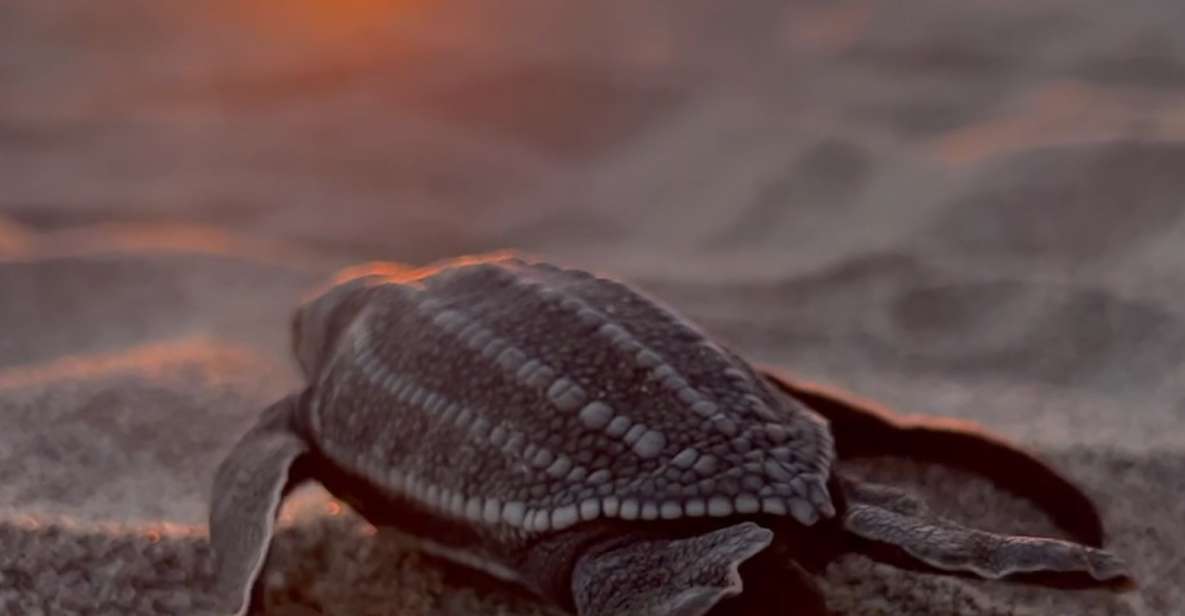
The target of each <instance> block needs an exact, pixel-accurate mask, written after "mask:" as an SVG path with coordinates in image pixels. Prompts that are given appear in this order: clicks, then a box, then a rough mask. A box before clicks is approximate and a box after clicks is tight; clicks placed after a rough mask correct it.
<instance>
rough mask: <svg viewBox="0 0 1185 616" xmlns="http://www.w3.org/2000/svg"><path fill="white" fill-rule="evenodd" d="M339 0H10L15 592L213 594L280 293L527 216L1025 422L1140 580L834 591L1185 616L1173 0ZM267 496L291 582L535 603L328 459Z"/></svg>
mask: <svg viewBox="0 0 1185 616" xmlns="http://www.w3.org/2000/svg"><path fill="white" fill-rule="evenodd" d="M336 4H337V5H338V8H336V9H333V8H331V7H332V6H334V5H335V3H331V2H320V1H317V0H300V1H295V2H287V3H271V2H264V1H263V0H246V1H242V2H229V1H228V2H205V3H197V2H194V3H164V2H149V1H142V2H130V1H122V0H121V1H112V2H94V1H92V0H75V1H70V0H64V1H62V2H53V3H49V2H39V1H35V0H28V1H24V2H4V3H0V613H3V614H30V615H35V614H186V613H196V612H199V611H200V610H201V609H202V605H203V604H204V602H205V601H206V600H207V597H206V596H205V594H204V591H203V587H202V585H203V584H204V582H205V579H206V577H205V576H207V575H208V572H209V567H210V562H209V550H208V547H207V545H206V543H205V532H206V531H205V522H204V519H205V513H204V511H205V503H206V500H207V496H208V494H207V491H208V485H209V483H210V478H211V475H212V472H213V468H214V466H215V465H216V463H217V461H218V460H219V459H220V457H221V456H222V455H223V454H224V453H225V452H226V451H227V449H228V448H229V447H230V445H231V444H232V443H233V441H234V439H235V438H236V437H237V435H238V434H240V433H241V432H242V431H243V430H244V429H245V428H246V426H247V425H249V424H250V422H251V421H252V419H253V416H254V414H255V413H256V412H257V411H258V410H259V409H261V408H262V407H263V406H264V405H265V404H267V403H268V402H270V401H272V400H274V399H275V398H277V397H278V396H280V395H282V394H283V393H284V392H287V391H290V390H291V389H293V388H294V387H296V386H297V385H298V377H297V374H296V372H295V370H294V365H293V363H292V362H291V360H290V358H289V356H288V341H287V339H286V336H287V332H288V317H289V313H290V310H291V308H292V307H293V306H294V305H295V303H296V302H297V301H298V299H299V298H300V297H301V295H302V293H304V292H305V290H306V289H308V288H309V287H310V286H312V285H315V284H317V283H318V282H319V281H320V280H321V279H322V278H323V277H325V276H326V275H328V274H329V273H330V272H332V271H333V270H334V269H336V268H337V267H339V266H341V265H344V264H347V263H351V262H356V261H360V260H364V259H388V260H398V261H403V262H408V263H417V264H418V263H425V262H428V261H431V260H434V259H438V258H443V257H448V256H452V255H457V254H464V253H474V252H484V251H488V250H492V249H501V248H513V249H519V250H524V251H528V252H530V253H533V254H536V255H541V256H543V257H546V258H549V259H553V260H557V261H562V262H565V263H568V264H573V265H577V266H583V267H588V268H592V269H595V270H597V271H600V272H606V273H611V274H614V275H616V276H619V277H621V278H623V279H625V280H628V281H630V282H633V283H635V284H637V285H639V286H641V287H643V288H645V289H647V290H649V291H650V292H652V293H653V294H655V295H657V296H659V297H661V298H663V299H665V300H667V301H668V302H670V303H672V304H674V305H675V306H677V307H678V308H679V309H680V310H682V311H683V312H685V313H686V314H688V315H689V316H691V317H692V318H693V319H695V320H697V321H699V322H700V323H702V324H703V325H704V326H705V327H707V328H708V329H709V330H711V331H712V332H714V333H716V334H718V335H719V336H720V337H721V338H723V339H724V340H726V341H728V342H729V343H731V344H733V345H735V346H736V347H737V348H739V349H741V350H742V351H743V352H745V353H746V354H747V355H748V356H750V357H751V358H753V359H755V360H760V361H765V362H771V363H774V364H777V365H780V366H784V367H786V368H787V369H790V370H793V371H794V372H796V373H797V374H800V375H802V376H804V377H807V378H810V379H814V380H817V381H821V382H824V383H827V384H831V385H835V386H839V387H843V388H846V389H850V390H853V391H856V392H858V393H860V394H862V395H864V396H866V397H870V398H873V399H878V400H881V401H883V402H884V403H886V404H888V405H890V406H894V407H897V408H900V409H907V410H910V411H915V412H924V413H932V414H941V415H949V416H954V417H960V418H965V419H973V420H976V421H978V422H981V423H982V424H984V425H986V426H988V427H989V428H991V429H992V430H995V431H997V432H999V433H1001V434H1004V435H1006V436H1007V437H1009V438H1011V439H1013V440H1015V441H1017V442H1019V443H1022V444H1023V445H1025V446H1027V447H1030V448H1032V449H1033V450H1035V451H1037V452H1039V454H1040V455H1042V456H1043V457H1044V458H1046V459H1048V460H1049V461H1051V462H1052V463H1054V464H1055V465H1057V466H1058V467H1059V468H1061V469H1063V470H1064V471H1065V473H1066V474H1067V475H1069V476H1070V477H1072V478H1073V479H1074V480H1076V481H1077V482H1079V483H1080V484H1081V485H1082V486H1083V487H1084V488H1085V489H1086V490H1087V491H1088V492H1089V493H1090V494H1091V495H1092V496H1093V497H1095V498H1096V499H1097V503H1098V505H1099V507H1100V509H1101V511H1102V513H1103V516H1104V518H1105V520H1106V524H1107V527H1108V531H1109V545H1110V547H1111V548H1113V549H1114V550H1115V551H1116V552H1118V553H1119V554H1121V555H1122V556H1124V557H1125V558H1126V559H1127V560H1128V561H1130V563H1131V566H1132V568H1133V570H1134V572H1135V574H1136V576H1137V577H1138V579H1139V581H1140V582H1141V587H1140V589H1139V590H1138V591H1135V592H1132V593H1128V594H1122V595H1116V594H1112V593H1109V592H1106V591H1096V590H1091V591H1061V590H1048V589H1044V588H1040V587H1032V586H1026V585H1020V584H1011V583H1000V582H992V583H989V582H978V581H972V580H966V579H954V578H949V577H944V576H935V575H928V574H919V573H905V572H902V571H899V570H896V569H893V568H891V567H888V566H886V565H881V564H877V563H874V562H873V561H871V560H869V559H867V558H864V557H862V556H858V555H853V556H849V557H845V558H843V559H841V560H840V561H838V562H836V563H835V564H833V565H832V566H831V567H829V568H828V570H827V571H826V573H825V576H824V577H823V579H822V582H823V585H824V588H825V590H826V593H827V597H828V601H829V603H830V605H831V606H832V607H833V608H834V609H835V610H836V611H837V612H840V613H843V614H851V615H856V614H918V615H922V614H926V615H951V614H954V615H973V614H974V615H981V614H1024V615H1041V614H1058V615H1060V614H1067V615H1078V614H1099V615H1101V614H1116V615H1133V616H1135V615H1140V616H1145V615H1146V616H1161V615H1173V614H1185V607H1183V606H1185V591H1182V587H1183V585H1185V524H1182V521H1183V520H1185V496H1183V495H1185V421H1183V420H1185V378H1183V377H1185V299H1183V298H1185V217H1183V216H1182V214H1183V212H1185V38H1182V36H1181V33H1182V32H1185V8H1183V7H1185V4H1182V3H1180V2H1176V1H1172V0H1156V1H1145V0H1134V1H1132V2H1124V3H1122V4H1116V3H1113V2H1104V1H1102V0H1074V1H1072V2H1071V1H1069V0H1026V1H1023V2H1022V1H1018V0H1017V1H1013V0H1009V1H1004V2H980V1H967V2H959V3H951V2H949V1H940V0H901V1H898V2H891V3H879V2H861V1H852V2H847V1H841V2H795V3H783V2H761V1H746V2H738V3H712V2H699V1H692V2H682V1H680V2H676V1H674V0H671V1H669V2H661V3H657V2H656V3H639V2H633V1H626V0H607V1H604V2H597V3H582V4H581V5H579V6H578V5H576V4H575V3H556V2H550V1H544V0H539V1H522V0H503V1H500V2H497V3H482V2H444V3H430V2H416V1H410V2H392V3H378V2H370V1H363V0H353V1H351V2H342V3H336ZM280 5H283V8H279V6H280ZM386 5H390V6H386ZM862 469H863V472H866V473H870V474H873V475H876V476H877V477H880V478H883V479H889V480H893V481H898V482H901V483H904V484H906V485H910V486H914V487H915V488H916V489H917V490H918V491H920V492H921V493H923V494H926V495H928V496H929V497H930V498H931V499H932V500H933V501H934V502H935V503H936V504H937V505H938V506H939V507H940V509H942V510H943V511H944V512H946V513H948V514H949V515H951V516H953V517H957V518H958V519H961V520H963V521H966V522H968V523H974V524H975V525H977V526H981V527H985V528H992V529H1000V530H1009V531H1013V532H1033V533H1051V534H1056V533H1057V531H1056V529H1054V528H1052V527H1051V526H1050V525H1049V523H1048V522H1047V521H1046V520H1045V519H1044V518H1043V517H1042V515H1041V514H1040V513H1038V512H1037V510H1036V509H1034V508H1033V507H1032V506H1030V505H1028V504H1027V503H1025V502H1021V501H1017V500H1016V499H1012V498H1010V497H1008V496H1006V495H1004V494H1003V493H1001V492H999V491H997V490H995V489H994V488H993V487H992V486H991V485H990V484H988V483H986V482H984V481H981V480H978V479H976V478H973V477H968V476H965V475H963V474H960V473H957V472H955V471H952V470H948V469H942V468H934V467H926V466H920V465H916V464H910V463H908V462H902V461H878V462H876V463H872V464H864V465H862ZM283 522H284V524H283V530H282V532H281V534H280V537H279V539H278V540H277V542H276V544H275V548H274V554H273V559H272V560H273V562H272V565H271V567H270V568H269V571H268V573H267V574H266V583H267V588H268V597H269V604H270V605H271V609H270V610H269V611H271V612H273V613H277V614H314V613H324V614H367V615H369V614H376V615H377V614H400V615H420V614H423V615H429V614H433V615H439V614H458V615H459V614H504V615H515V616H521V615H525V614H540V613H545V612H544V608H542V607H540V606H538V605H536V604H535V603H533V602H532V600H531V599H530V598H529V597H525V596H522V595H521V594H519V593H516V592H514V591H513V590H512V589H508V588H505V587H502V586H498V585H496V584H492V583H490V582H489V581H488V580H486V581H483V580H472V579H469V578H471V577H472V576H470V575H468V574H466V573H464V572H460V571H457V570H456V569H455V568H452V567H448V566H444V565H442V564H441V563H440V562H438V561H435V560H433V559H430V558H427V557H424V556H421V555H419V554H417V553H416V552H414V551H412V550H409V549H408V548H407V547H406V546H405V545H402V544H401V543H400V542H399V541H398V540H395V539H392V538H389V537H386V536H384V535H379V536H377V537H375V536H372V534H373V533H372V530H371V529H369V528H368V527H367V526H366V525H364V524H361V523H359V521H358V520H357V519H356V518H355V517H353V516H352V515H351V514H350V513H349V512H348V511H342V510H341V509H340V507H338V506H336V505H335V504H334V503H333V502H331V501H329V500H327V498H326V496H325V495H324V494H323V493H320V492H316V491H311V492H308V491H306V492H304V493H301V494H300V495H299V498H298V499H296V501H295V504H294V505H292V506H291V507H289V508H288V509H286V510H285V513H284V516H283ZM310 610H311V611H310Z"/></svg>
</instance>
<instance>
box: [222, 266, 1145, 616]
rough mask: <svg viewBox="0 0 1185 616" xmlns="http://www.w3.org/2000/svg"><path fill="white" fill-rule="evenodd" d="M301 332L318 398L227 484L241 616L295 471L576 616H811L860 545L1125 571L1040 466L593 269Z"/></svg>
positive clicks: (495, 270) (274, 413)
mask: <svg viewBox="0 0 1185 616" xmlns="http://www.w3.org/2000/svg"><path fill="white" fill-rule="evenodd" d="M293 336H294V348H295V353H296V357H297V359H298V361H299V363H300V366H301V369H302V370H303V373H304V375H305V377H306V379H307V381H308V386H307V388H305V389H304V391H302V392H300V393H295V394H292V395H290V396H288V397H286V398H284V399H282V400H280V401H279V402H277V403H275V404H274V405H272V406H271V407H270V408H268V409H267V410H266V411H265V412H264V413H263V414H262V417H261V419H260V420H259V422H258V423H257V425H255V427H253V428H252V429H251V430H250V431H249V432H248V433H247V434H246V435H245V436H243V438H242V439H241V440H240V441H239V442H238V444H237V445H236V446H235V447H234V448H233V450H232V451H231V452H230V454H229V456H228V457H227V459H226V460H225V461H224V462H223V463H222V465H221V467H220V468H219V469H218V472H217V475H216V478H215V481H214V490H213V498H212V504H211V507H210V538H211V542H212V544H213V548H214V551H215V554H216V579H215V596H216V597H217V598H218V600H219V601H221V602H222V603H223V605H222V607H223V608H224V610H225V611H226V612H227V613H235V614H243V613H245V612H247V611H248V609H249V608H250V606H251V604H252V603H253V602H254V601H257V600H258V596H257V595H258V593H257V592H253V588H254V587H255V585H256V584H255V581H256V578H257V577H258V576H259V573H260V570H261V569H262V567H263V564H264V561H265V558H266V555H267V551H268V544H269V541H270V539H271V536H272V530H273V521H274V519H275V516H276V513H277V509H278V507H279V504H280V501H281V499H282V498H283V495H284V494H285V492H286V491H287V490H288V489H289V488H290V487H291V486H293V485H294V484H296V483H298V482H300V481H303V480H305V479H317V480H319V481H320V482H321V483H322V484H324V485H325V487H326V488H328V490H329V491H330V492H332V493H333V494H334V495H336V496H337V497H338V498H340V499H342V500H343V501H345V502H347V503H349V504H350V505H351V506H352V507H354V508H355V509H356V510H357V511H358V512H359V513H361V515H363V516H364V517H366V518H367V519H368V520H369V521H370V522H372V523H373V524H375V525H376V526H379V527H385V526H394V527H397V528H398V529H400V530H401V531H403V532H405V533H409V534H411V535H413V536H415V537H417V538H418V539H419V540H420V543H421V544H422V545H423V546H424V548H425V549H426V551H429V552H431V553H435V554H437V555H440V556H443V557H446V558H449V559H451V560H454V561H457V562H459V563H461V564H463V565H466V566H469V567H474V568H477V569H480V570H483V571H485V572H487V573H489V574H492V575H494V576H497V577H499V578H503V579H506V580H511V581H514V582H516V583H518V584H521V585H523V586H526V587H527V588H529V589H531V590H532V591H534V592H536V593H538V594H539V595H542V596H544V597H547V598H550V599H551V600H553V601H555V602H556V603H558V604H559V605H561V606H563V607H565V608H567V609H568V610H570V611H573V612H575V613H576V614H579V615H580V616H627V615H628V616H676V615H677V616H702V615H704V614H709V613H711V614H713V615H716V614H733V613H736V614H740V613H744V614H783V613H794V614H822V613H825V607H824V605H823V602H822V600H821V599H820V595H819V593H818V591H817V590H815V589H814V587H813V584H812V583H811V582H810V580H809V577H808V576H807V575H806V571H807V570H809V569H812V568H814V567H815V566H817V564H818V562H819V561H821V560H826V559H827V558H829V557H830V556H829V555H831V554H835V553H838V552H840V551H844V550H853V549H854V550H860V551H863V552H866V553H871V554H873V555H874V556H876V557H883V558H887V559H890V560H893V561H894V562H897V563H901V564H904V565H914V566H918V567H922V568H927V569H932V570H933V569H937V570H944V571H951V572H962V573H964V574H972V575H978V576H983V577H987V578H998V577H1002V576H1007V575H1013V574H1018V575H1022V576H1023V575H1025V574H1033V573H1041V572H1044V573H1045V574H1057V575H1058V576H1059V579H1062V578H1066V577H1070V578H1074V577H1076V578H1080V581H1083V582H1085V583H1088V584H1095V583H1098V584H1106V583H1122V582H1124V581H1126V580H1128V579H1129V578H1128V574H1127V570H1126V568H1125V566H1124V564H1123V563H1122V562H1121V561H1120V560H1119V559H1118V558H1116V557H1115V556H1113V555H1112V554H1110V553H1108V552H1105V551H1102V550H1100V549H1098V546H1099V545H1100V544H1101V542H1102V538H1103V537H1102V535H1103V532H1102V527H1101V523H1100V522H1099V518H1098V515H1097V513H1096V512H1095V509H1094V507H1093V505H1092V504H1091V502H1090V500H1089V499H1088V498H1087V497H1086V496H1084V495H1083V494H1082V493H1081V492H1079V491H1078V490H1077V489H1076V488H1075V487H1074V486H1073V485H1071V484H1070V483H1069V482H1067V481H1066V480H1064V479H1062V478H1061V477H1060V476H1059V475H1058V474H1057V473H1055V472H1054V471H1053V470H1051V469H1050V468H1048V467H1046V466H1045V465H1044V464H1042V463H1041V462H1039V461H1037V460H1036V459H1035V458H1032V457H1030V456H1029V455H1028V454H1025V453H1023V452H1021V451H1019V450H1017V449H1014V448H1011V447H1010V446H1008V445H1006V444H1005V443H1003V442H1002V441H999V440H997V439H994V438H993V437H990V436H988V435H986V434H983V433H981V432H978V431H976V430H974V429H970V428H966V427H964V426H959V425H954V424H951V423H950V422H934V423H927V422H924V421H919V420H905V419H902V418H900V417H896V416H893V415H891V414H889V413H887V412H885V411H882V410H879V409H876V408H875V407H873V406H869V405H866V404H863V403H860V402H857V401H854V400H851V399H849V398H846V397H844V396H842V395H838V394H833V393H829V392H826V391H823V390H819V389H815V388H811V387H809V386H806V385H803V384H800V383H795V382H793V381H791V380H789V379H787V378H785V377H782V376H779V375H778V374H775V373H774V372H772V371H768V370H766V371H762V370H758V369H756V368H754V367H753V366H751V365H750V364H748V363H746V362H745V361H744V360H742V359H740V358H739V357H737V356H736V355H735V354H733V353H732V352H731V351H729V350H728V349H727V348H726V347H725V346H723V345H722V344H720V343H718V342H716V341H714V340H713V339H712V338H710V337H708V336H707V335H705V334H704V333H703V331H702V330H700V329H699V328H698V327H696V326H695V325H693V324H692V323H691V322H689V321H688V320H687V319H685V318H683V317H680V316H679V315H677V314H676V313H675V312H673V311H672V310H670V309H668V308H666V307H664V306H662V305H661V304H659V303H658V302H656V301H654V300H652V299H650V298H647V297H645V296H644V295H641V294H639V293H638V292H636V291H634V290H632V289H630V288H628V287H626V286H624V285H622V284H621V283H618V282H614V281H611V280H607V279H604V278H600V277H596V276H593V275H591V274H588V273H585V272H580V271H573V270H568V269H561V268H558V267H555V266H552V265H548V264H544V263H534V262H527V261H524V260H520V259H517V258H512V257H505V256H500V257H489V258H486V259H468V260H457V261H451V262H448V263H446V264H444V265H442V266H439V267H434V268H429V269H422V270H407V269H401V268H399V267H397V266H392V265H369V266H364V267H360V268H354V269H352V270H347V271H346V272H343V274H341V275H339V277H338V278H337V280H336V281H335V282H334V284H332V285H331V286H330V287H328V289H327V290H325V291H324V292H323V293H321V294H320V295H319V296H317V297H316V298H314V299H312V300H311V301H309V302H307V303H306V304H304V305H303V306H302V307H301V308H300V309H299V310H298V311H297V313H296V316H295V319H294V322H293ZM837 451H838V454H839V455H841V456H845V457H847V456H864V455H879V454H905V455H911V456H914V457H922V458H927V459H931V460H937V461H941V462H947V463H954V464H957V465H961V466H965V467H970V468H972V469H973V470H979V471H982V472H985V473H987V474H989V475H992V476H993V477H994V478H996V479H1003V480H1005V483H1006V486H1005V487H1009V488H1011V489H1013V490H1014V491H1016V492H1019V493H1020V494H1021V495H1024V496H1027V497H1031V498H1033V499H1034V500H1036V501H1037V502H1038V503H1040V504H1042V505H1043V506H1045V507H1046V508H1047V509H1048V510H1049V511H1050V513H1051V514H1052V516H1053V518H1054V520H1055V521H1056V522H1058V523H1059V524H1060V525H1062V526H1063V527H1065V528H1066V529H1067V530H1068V531H1070V533H1071V534H1073V535H1074V536H1075V538H1077V539H1078V540H1079V541H1081V542H1082V543H1081V544H1080V543H1072V542H1069V541H1063V540H1058V539H1046V538H1033V537H1019V536H1009V535H1002V534H995V533H990V532H985V531H980V530H973V529H968V528H964V527H962V526H959V525H958V524H956V523H954V522H952V521H950V520H946V519H941V518H939V517H937V516H935V515H933V514H930V513H928V512H927V510H926V508H925V506H924V505H923V504H922V503H921V502H920V501H918V500H916V499H914V498H913V497H911V496H909V495H907V494H905V493H903V492H901V491H899V490H896V489H892V488H888V487H883V486H877V485H873V484H869V483H864V482H861V481H857V480H854V479H851V478H846V477H843V476H841V475H840V474H839V473H837V472H836V470H835V468H834V462H835V458H836V455H837ZM1084 544H1085V545H1084ZM743 586H744V587H745V588H746V589H747V592H745V593H744V594H741V591H742V588H743ZM783 610H789V611H783Z"/></svg>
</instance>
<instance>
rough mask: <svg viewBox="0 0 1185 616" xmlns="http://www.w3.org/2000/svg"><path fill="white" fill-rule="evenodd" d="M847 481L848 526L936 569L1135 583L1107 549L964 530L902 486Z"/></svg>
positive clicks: (991, 576)
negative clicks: (1072, 577) (937, 514)
mask: <svg viewBox="0 0 1185 616" xmlns="http://www.w3.org/2000/svg"><path fill="white" fill-rule="evenodd" d="M843 484H844V494H845V496H846V499H847V510H846V511H845V512H844V516H843V527H844V529H845V530H847V531H848V532H850V533H852V534H854V535H856V536H857V537H860V538H862V539H865V540H869V541H873V542H877V543H879V544H882V545H887V546H892V547H895V548H898V549H900V550H901V551H902V552H904V553H905V554H906V555H908V556H909V557H912V558H913V559H916V560H917V561H919V562H921V563H923V564H925V565H927V566H929V567H932V568H934V569H940V570H944V571H962V572H967V573H972V574H975V575H978V576H980V577H984V578H989V579H997V578H1001V577H1005V576H1012V575H1021V574H1058V575H1062V574H1070V575H1078V576H1081V575H1086V576H1088V577H1089V579H1090V580H1091V582H1090V583H1092V584H1098V583H1102V584H1112V585H1115V586H1127V585H1130V584H1131V580H1132V578H1131V575H1130V573H1129V572H1128V569H1127V565H1125V564H1124V563H1123V561H1122V560H1120V559H1119V557H1117V556H1115V555H1114V554H1111V553H1110V552H1107V551H1105V550H1100V549H1097V548H1093V547H1089V546H1085V545H1081V544H1078V543H1073V542H1070V541H1062V540H1060V539H1049V538H1043V537H1024V536H1018V535H1004V534H998V533H992V532H988V531H983V530H977V529H971V528H966V527H963V526H960V525H959V524H956V523H955V522H952V521H950V520H946V519H943V518H939V517H937V516H935V515H933V514H931V513H930V512H929V511H928V510H927V508H926V506H925V504H924V503H923V502H922V501H920V500H918V499H916V498H914V497H912V496H910V495H908V494H906V493H905V492H902V491H900V490H897V489H894V488H889V487H886V486H880V485H876V484H870V483H864V482H858V481H853V480H844V481H843Z"/></svg>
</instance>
